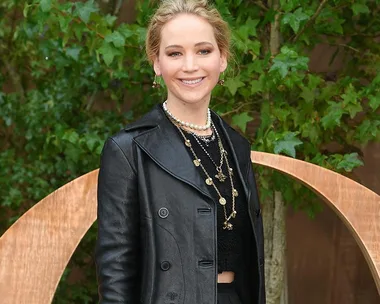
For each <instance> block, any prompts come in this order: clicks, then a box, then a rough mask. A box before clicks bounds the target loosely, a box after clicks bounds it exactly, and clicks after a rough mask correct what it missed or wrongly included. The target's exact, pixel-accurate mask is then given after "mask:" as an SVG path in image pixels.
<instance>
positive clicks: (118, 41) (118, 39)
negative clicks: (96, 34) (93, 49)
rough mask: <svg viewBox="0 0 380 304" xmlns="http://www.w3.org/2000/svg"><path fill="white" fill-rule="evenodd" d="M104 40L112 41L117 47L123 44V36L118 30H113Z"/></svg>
mask: <svg viewBox="0 0 380 304" xmlns="http://www.w3.org/2000/svg"><path fill="white" fill-rule="evenodd" d="M104 40H105V42H112V43H113V45H114V46H115V47H117V48H120V47H123V46H124V44H125V36H123V35H122V34H120V33H119V32H118V31H115V32H113V33H112V34H109V35H107V36H106V37H105V39H104Z"/></svg>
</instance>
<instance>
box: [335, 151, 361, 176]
mask: <svg viewBox="0 0 380 304" xmlns="http://www.w3.org/2000/svg"><path fill="white" fill-rule="evenodd" d="M328 162H329V163H331V164H332V165H333V166H334V167H336V168H337V169H338V170H344V171H346V172H351V171H352V170H353V169H355V168H357V167H359V166H363V165H364V164H363V162H362V161H361V160H360V159H359V155H358V154H357V153H350V154H344V155H341V154H333V155H331V156H330V157H329V159H328Z"/></svg>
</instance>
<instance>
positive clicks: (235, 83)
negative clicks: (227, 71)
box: [224, 76, 245, 96]
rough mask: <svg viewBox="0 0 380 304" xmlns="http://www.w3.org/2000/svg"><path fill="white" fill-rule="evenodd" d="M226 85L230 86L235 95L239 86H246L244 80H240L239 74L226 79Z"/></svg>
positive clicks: (232, 93)
mask: <svg viewBox="0 0 380 304" xmlns="http://www.w3.org/2000/svg"><path fill="white" fill-rule="evenodd" d="M224 85H225V86H226V87H227V88H228V90H229V91H230V93H231V95H232V96H234V95H235V94H236V92H237V90H238V88H241V87H244V85H245V84H244V82H242V81H241V80H240V77H239V76H237V77H235V78H229V79H227V80H226V82H225V83H224Z"/></svg>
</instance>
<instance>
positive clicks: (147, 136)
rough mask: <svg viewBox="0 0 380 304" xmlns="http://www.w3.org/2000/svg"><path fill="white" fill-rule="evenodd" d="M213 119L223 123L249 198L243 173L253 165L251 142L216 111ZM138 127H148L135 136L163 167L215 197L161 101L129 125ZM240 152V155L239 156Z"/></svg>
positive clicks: (221, 124)
mask: <svg viewBox="0 0 380 304" xmlns="http://www.w3.org/2000/svg"><path fill="white" fill-rule="evenodd" d="M212 118H213V120H214V121H215V122H217V123H218V124H219V126H220V128H221V130H222V133H223V136H224V137H225V139H226V142H227V144H228V145H229V148H230V151H231V152H232V159H233V162H234V164H235V167H236V168H237V171H238V176H239V177H240V180H241V182H242V185H243V188H244V191H245V193H246V196H247V197H248V188H247V185H246V176H245V175H243V174H242V173H246V172H247V169H248V165H250V159H249V155H250V148H249V144H248V142H247V141H246V140H245V139H244V138H243V137H242V136H241V135H240V134H238V133H237V132H236V131H235V130H233V129H232V128H231V127H230V126H228V124H227V123H226V122H224V121H223V120H222V119H221V118H220V116H218V115H217V114H216V113H215V112H212ZM134 129H147V130H146V131H145V132H141V133H140V132H139V134H138V135H137V136H135V137H134V141H135V142H136V143H137V145H138V146H139V147H140V148H141V149H142V150H143V151H145V152H146V153H147V154H148V155H149V157H151V158H152V159H153V161H155V162H156V163H157V164H158V165H159V166H160V167H161V168H162V169H164V170H165V171H167V172H168V173H169V174H171V175H173V176H174V177H176V178H177V179H179V180H182V181H183V182H185V183H187V184H189V185H191V186H193V187H195V188H196V189H197V190H198V191H200V192H201V193H203V194H204V195H206V196H207V197H209V198H212V196H211V193H212V191H214V190H213V189H212V187H211V186H207V185H206V184H205V181H204V180H203V178H202V176H201V174H199V171H198V168H196V167H195V166H194V164H193V162H192V160H191V159H190V158H189V154H188V151H187V150H186V149H187V148H186V146H185V144H184V142H183V140H182V139H181V138H180V136H179V135H178V133H177V131H176V130H175V126H174V125H173V124H172V123H171V122H170V120H169V119H168V118H167V116H166V114H165V112H164V110H163V109H162V106H161V104H159V105H157V106H155V107H154V108H153V110H151V111H150V112H149V113H148V114H146V115H145V116H143V117H142V118H140V119H139V120H137V121H136V122H134V123H132V124H130V125H128V126H127V127H126V128H125V130H126V131H130V130H134ZM237 155H239V158H238V157H237Z"/></svg>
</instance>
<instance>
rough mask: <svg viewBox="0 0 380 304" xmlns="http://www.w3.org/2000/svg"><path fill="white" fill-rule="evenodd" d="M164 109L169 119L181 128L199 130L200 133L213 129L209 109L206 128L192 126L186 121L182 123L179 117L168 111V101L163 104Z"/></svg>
mask: <svg viewBox="0 0 380 304" xmlns="http://www.w3.org/2000/svg"><path fill="white" fill-rule="evenodd" d="M162 106H163V108H164V111H165V112H166V113H167V114H168V115H169V117H170V118H171V119H173V120H174V121H175V122H176V123H178V124H179V125H181V126H185V127H188V128H190V129H193V130H198V131H205V130H208V129H209V128H210V127H211V112H210V108H208V109H207V122H206V125H204V126H200V125H196V124H192V123H189V122H186V121H182V120H180V119H178V118H177V117H175V116H174V115H173V114H172V113H171V112H170V111H169V110H168V107H167V101H165V102H164V103H163V104H162Z"/></svg>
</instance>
